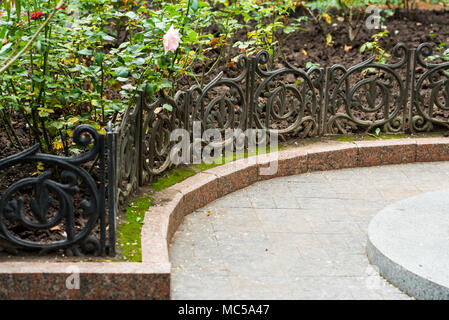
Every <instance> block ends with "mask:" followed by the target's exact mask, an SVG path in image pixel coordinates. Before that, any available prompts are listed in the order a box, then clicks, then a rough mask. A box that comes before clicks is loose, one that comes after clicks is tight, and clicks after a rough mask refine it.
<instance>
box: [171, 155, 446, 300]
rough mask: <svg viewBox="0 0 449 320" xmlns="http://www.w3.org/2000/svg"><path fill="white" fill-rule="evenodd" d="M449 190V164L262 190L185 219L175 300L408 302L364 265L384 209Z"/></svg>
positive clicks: (175, 253) (344, 174)
mask: <svg viewBox="0 0 449 320" xmlns="http://www.w3.org/2000/svg"><path fill="white" fill-rule="evenodd" d="M445 188H449V163H448V162H434V163H414V164H405V165H390V166H382V167H370V168H356V169H343V170H335V171H324V172H313V173H306V174H302V175H297V176H290V177H283V178H277V179H273V180H268V181H264V182H258V183H256V184H254V185H252V186H249V187H247V188H245V189H242V190H240V191H237V192H234V193H232V194H229V195H228V196H226V197H223V198H221V199H219V200H216V201H214V202H212V203H210V204H209V205H207V206H206V207H204V208H202V209H200V210H198V211H196V212H194V213H192V214H190V215H188V216H186V218H185V220H184V222H183V223H182V225H181V226H180V227H179V229H178V231H177V232H176V233H175V235H174V238H173V241H172V244H171V250H170V259H171V262H172V293H171V294H172V298H173V299H410V297H408V296H407V295H405V294H403V293H402V292H401V291H399V290H398V289H397V288H395V287H393V286H392V285H390V284H389V283H387V282H386V281H385V280H384V279H383V278H381V277H380V276H379V275H378V273H377V272H376V270H375V269H374V268H373V267H372V266H371V265H370V264H369V262H368V260H367V257H366V249H365V245H366V239H367V235H366V233H367V227H368V224H369V222H370V220H371V218H372V217H373V216H374V215H375V214H376V213H377V212H378V211H379V210H380V209H382V208H383V207H385V206H386V205H388V204H390V203H393V202H395V201H397V200H400V199H403V198H406V197H409V196H412V195H414V194H418V193H422V192H427V191H432V190H439V189H445Z"/></svg>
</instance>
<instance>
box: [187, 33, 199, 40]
mask: <svg viewBox="0 0 449 320" xmlns="http://www.w3.org/2000/svg"><path fill="white" fill-rule="evenodd" d="M187 38H189V41H192V42H193V41H195V40H196V39H197V38H198V33H196V32H195V31H194V30H188V31H187Z"/></svg>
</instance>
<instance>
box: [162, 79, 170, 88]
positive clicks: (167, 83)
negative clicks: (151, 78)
mask: <svg viewBox="0 0 449 320" xmlns="http://www.w3.org/2000/svg"><path fill="white" fill-rule="evenodd" d="M171 87H172V85H171V83H170V81H169V80H168V79H167V78H164V79H162V83H161V84H159V88H161V89H162V88H171Z"/></svg>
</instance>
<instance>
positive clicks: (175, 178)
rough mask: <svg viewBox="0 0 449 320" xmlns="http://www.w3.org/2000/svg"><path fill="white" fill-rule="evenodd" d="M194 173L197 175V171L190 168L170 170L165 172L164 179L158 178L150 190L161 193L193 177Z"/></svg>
mask: <svg viewBox="0 0 449 320" xmlns="http://www.w3.org/2000/svg"><path fill="white" fill-rule="evenodd" d="M195 173H197V171H195V170H193V169H192V168H190V167H185V168H174V169H171V170H169V171H167V173H166V174H165V176H164V177H161V178H158V179H157V181H156V182H155V183H153V184H152V185H151V188H152V189H153V191H154V192H157V191H161V190H163V189H165V188H168V187H170V186H172V185H174V184H177V183H178V182H181V181H183V180H185V179H187V178H188V177H190V176H193V175H194V174H195Z"/></svg>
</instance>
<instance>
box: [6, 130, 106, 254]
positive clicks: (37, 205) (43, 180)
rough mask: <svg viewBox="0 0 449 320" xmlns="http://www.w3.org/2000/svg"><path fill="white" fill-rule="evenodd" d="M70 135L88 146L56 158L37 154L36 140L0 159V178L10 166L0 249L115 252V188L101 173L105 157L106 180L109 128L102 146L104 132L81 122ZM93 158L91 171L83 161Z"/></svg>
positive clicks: (74, 252) (14, 251)
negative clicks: (29, 146)
mask: <svg viewBox="0 0 449 320" xmlns="http://www.w3.org/2000/svg"><path fill="white" fill-rule="evenodd" d="M73 140H74V142H75V143H76V144H78V145H79V146H82V147H86V148H90V150H89V151H86V152H85V153H84V154H81V155H79V156H72V157H61V156H56V155H51V154H42V153H39V145H35V146H34V147H32V148H30V149H28V150H25V151H23V152H20V153H18V154H15V155H12V156H9V157H7V158H4V159H1V160H0V172H1V174H0V175H1V176H2V178H4V179H6V178H5V176H6V175H7V174H8V171H9V170H13V173H12V174H13V177H12V179H11V180H13V181H12V182H11V184H10V185H9V187H8V188H7V189H6V190H5V191H4V192H3V193H2V194H1V195H0V248H1V249H3V250H6V251H9V252H11V253H16V252H17V250H18V249H25V250H33V249H34V250H38V251H39V252H40V253H45V252H49V251H53V250H60V249H63V250H65V253H66V254H67V255H69V256H73V255H81V254H82V253H93V254H95V255H106V254H109V255H115V210H114V206H111V204H113V203H114V193H113V192H112V191H111V188H110V187H111V185H109V186H107V178H108V174H107V173H106V169H107V166H106V161H108V163H109V165H108V172H109V181H111V175H113V174H114V169H113V161H114V159H113V157H111V155H112V150H113V149H112V142H113V140H112V135H111V133H108V147H107V148H106V141H105V135H103V134H99V133H98V132H97V131H96V130H95V129H94V128H92V127H91V126H84V125H83V126H79V127H77V128H76V130H75V131H74V134H73ZM106 158H108V160H107V159H106ZM95 163H97V165H96V166H95V167H96V168H95V169H96V170H97V172H95V174H94V173H92V172H89V170H88V168H87V164H90V165H91V166H92V165H93V164H95ZM36 167H37V168H38V169H37V171H35V172H34V173H33V174H31V175H30V172H31V171H32V170H36ZM10 178H11V177H10ZM112 178H113V177H112ZM107 187H108V189H109V190H108V194H109V199H108V203H109V208H107V206H106V188H107ZM108 216H109V218H108ZM108 228H109V237H108V234H107V229H108Z"/></svg>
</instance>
